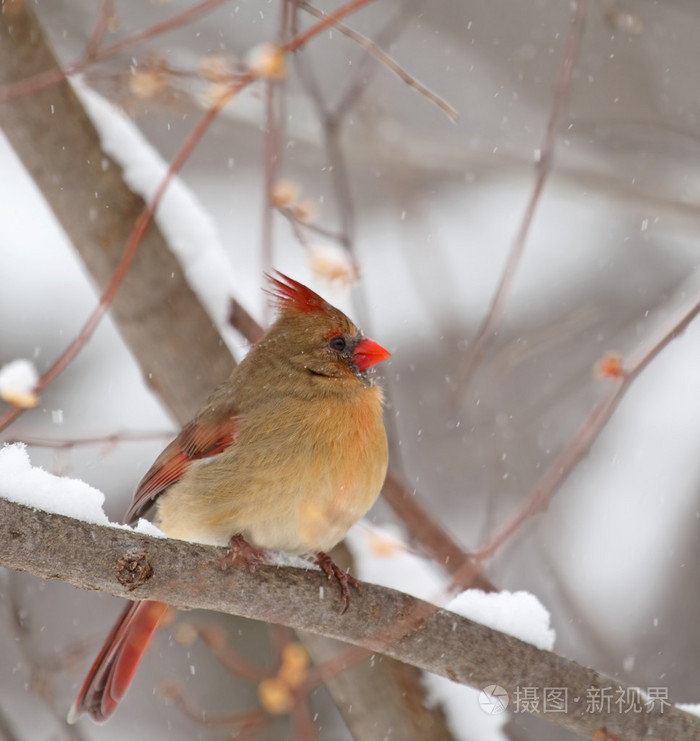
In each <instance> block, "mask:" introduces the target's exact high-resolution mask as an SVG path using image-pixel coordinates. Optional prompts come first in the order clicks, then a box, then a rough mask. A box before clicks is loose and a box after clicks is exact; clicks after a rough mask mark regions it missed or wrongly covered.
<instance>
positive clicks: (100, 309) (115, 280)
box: [0, 82, 240, 432]
mask: <svg viewBox="0 0 700 741" xmlns="http://www.w3.org/2000/svg"><path fill="white" fill-rule="evenodd" d="M239 85H240V82H239ZM233 92H234V89H232V92H231V94H233ZM224 103H225V101H224V100H222V101H220V102H219V104H218V105H217V106H214V107H213V108H211V109H209V110H208V111H207V112H206V113H205V114H204V116H203V117H202V119H201V120H200V121H199V123H198V124H197V126H195V128H194V130H193V131H192V133H191V134H190V135H189V136H188V137H187V139H186V141H185V143H184V144H183V146H182V148H181V149H180V151H179V152H178V153H177V155H176V156H175V159H174V160H173V162H172V163H171V165H170V167H169V168H168V172H167V173H166V175H165V177H164V178H163V180H162V182H161V183H160V185H159V186H158V189H157V190H156V192H155V194H154V195H153V198H151V200H150V202H149V203H147V204H146V205H144V207H143V209H142V210H141V213H140V214H139V217H138V219H137V220H136V223H135V224H134V228H133V229H132V230H131V234H130V235H129V239H128V241H127V243H126V247H125V248H124V253H123V254H122V256H121V259H120V260H119V264H118V265H117V267H116V269H115V271H114V274H113V275H112V278H111V279H110V281H109V284H108V285H107V288H106V289H105V291H104V293H103V294H102V296H101V297H100V302H99V303H98V305H97V307H96V308H95V310H94V311H93V312H92V314H91V315H90V316H89V318H88V320H87V322H85V325H84V326H83V328H82V329H81V330H80V332H79V334H78V336H77V337H76V338H75V339H74V340H73V341H72V342H71V343H70V345H68V347H67V348H66V349H65V350H64V351H63V353H61V355H60V356H59V358H58V360H56V361H55V362H54V364H53V365H52V366H51V367H50V368H49V369H48V370H47V371H46V373H44V375H43V376H42V377H41V378H40V379H39V382H38V383H37V385H36V387H35V389H34V391H35V392H36V393H41V391H43V389H45V388H46V387H47V386H48V385H49V384H51V383H52V382H53V381H54V380H55V379H56V378H57V377H58V376H59V375H60V374H61V373H62V372H63V371H64V370H65V369H66V368H67V367H68V365H69V364H70V363H71V361H72V360H73V358H75V356H76V355H77V354H78V353H79V352H80V350H82V348H83V346H84V345H85V343H86V342H87V341H88V340H89V339H90V337H91V336H92V333H93V332H94V331H95V329H97V326H98V324H99V323H100V320H101V319H102V317H103V316H104V315H105V314H106V313H107V310H108V309H109V307H110V305H111V304H112V301H113V300H114V297H115V296H116V294H117V291H118V290H119V286H120V285H121V284H122V281H123V280H124V278H125V276H126V273H127V271H128V270H129V267H130V266H131V263H132V262H133V260H134V257H135V256H136V252H137V251H138V248H139V246H140V244H141V240H142V239H143V235H144V234H145V233H146V230H147V229H148V226H149V224H150V223H151V220H152V219H153V215H154V213H155V210H156V208H157V207H158V204H159V203H160V201H161V200H162V198H163V195H164V194H165V191H166V189H167V187H168V185H170V181H171V180H172V179H173V177H174V176H175V175H176V174H177V173H178V172H179V171H180V169H181V168H182V166H183V165H184V164H185V161H186V160H187V158H188V157H189V156H190V154H191V153H192V150H193V149H194V148H195V146H196V145H197V143H198V142H199V140H200V139H201V138H202V136H203V135H204V133H205V132H206V130H207V129H208V128H209V126H210V124H211V122H212V121H213V120H214V119H215V118H216V116H217V114H218V113H219V111H220V110H221V106H223V105H224ZM23 411H24V409H22V408H21V407H17V406H14V407H11V408H10V409H8V410H7V412H5V414H3V415H2V417H0V432H2V430H4V429H6V428H7V426H8V425H10V424H12V422H14V421H15V420H16V419H17V417H19V416H20V414H22V412H23Z"/></svg>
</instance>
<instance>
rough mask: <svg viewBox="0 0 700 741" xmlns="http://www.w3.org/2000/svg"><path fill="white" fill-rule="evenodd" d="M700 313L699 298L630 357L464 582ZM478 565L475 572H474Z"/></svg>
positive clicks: (550, 490) (561, 477)
mask: <svg viewBox="0 0 700 741" xmlns="http://www.w3.org/2000/svg"><path fill="white" fill-rule="evenodd" d="M699 313H700V299H699V298H698V297H697V296H696V297H695V298H694V299H693V300H692V301H691V302H690V304H689V305H688V306H686V307H685V308H684V309H682V310H680V311H679V312H678V313H677V314H676V316H675V317H674V318H673V319H672V320H671V321H670V322H669V325H668V326H667V327H666V328H665V329H664V330H662V331H661V332H660V333H659V335H658V337H656V338H655V339H652V340H649V341H648V342H647V343H645V344H644V345H643V346H642V347H641V348H640V350H639V351H637V352H636V353H634V354H633V355H632V356H631V358H630V360H629V363H628V365H627V366H626V367H625V369H624V370H623V371H622V372H621V377H620V378H619V379H618V380H615V381H613V383H614V385H613V387H612V388H611V389H610V391H609V392H608V394H607V395H606V396H605V397H604V398H603V399H601V400H600V401H599V402H598V403H597V404H596V406H595V407H594V408H593V410H592V411H591V413H590V414H589V416H588V417H587V419H586V420H585V421H584V422H583V424H582V425H581V427H580V428H579V430H578V432H577V433H576V435H575V436H574V438H573V439H572V441H571V442H570V443H569V445H568V446H567V447H566V448H565V449H564V450H563V451H562V452H561V453H560V454H559V455H558V456H557V457H556V458H555V459H554V461H552V463H551V464H550V465H549V467H548V468H547V470H546V471H545V472H544V474H543V475H542V477H541V478H540V480H539V481H538V482H537V484H536V485H535V486H534V488H533V489H532V491H531V493H530V494H529V495H528V497H527V498H526V502H525V505H524V506H523V508H522V509H521V510H520V512H518V514H517V515H516V516H515V517H513V519H512V520H511V521H510V522H509V523H508V524H506V525H505V526H504V527H503V528H502V529H501V530H500V531H499V532H498V533H496V534H495V535H493V536H492V537H491V538H490V540H489V541H488V542H487V543H486V545H484V546H483V547H482V548H480V549H479V551H478V552H477V553H476V554H474V557H473V561H472V562H471V563H469V564H468V565H466V566H465V567H464V569H463V570H462V573H461V574H460V575H459V578H460V581H461V582H462V583H468V581H469V578H470V576H472V575H473V574H475V573H478V569H479V568H481V567H483V564H484V563H485V562H486V561H488V560H490V559H491V558H492V557H493V555H494V554H495V553H496V551H497V550H498V549H499V548H500V547H501V546H502V545H503V544H504V543H505V542H506V541H508V540H509V539H510V538H512V536H513V535H514V534H515V533H516V532H517V531H518V530H519V529H520V528H521V527H522V525H523V524H524V523H525V522H526V521H527V520H528V519H529V518H530V517H531V516H532V515H533V514H535V513H536V512H539V511H540V510H542V509H543V508H544V507H545V506H546V505H547V503H548V502H549V501H550V499H551V498H552V497H553V496H554V494H555V493H556V492H557V491H558V489H559V487H560V486H561V485H562V484H563V483H564V481H565V480H566V479H567V478H568V477H569V475H570V474H571V472H572V471H573V470H574V468H575V467H576V466H577V464H578V463H579V461H580V460H581V459H582V458H583V456H584V455H585V454H586V453H587V452H588V450H589V449H590V447H591V445H592V444H593V443H594V442H595V440H596V438H597V437H598V435H599V434H600V432H601V430H602V429H603V427H604V426H605V424H606V423H607V421H608V420H609V419H610V417H611V415H612V413H613V412H614V411H615V409H616V408H617V405H618V404H619V403H620V401H621V400H622V398H623V396H624V395H625V394H626V393H627V391H628V390H629V388H630V386H631V385H632V382H633V381H634V380H635V379H636V378H637V377H638V376H639V374H640V373H641V372H642V371H643V370H644V369H645V368H646V367H647V366H648V365H649V364H650V363H651V362H652V360H654V358H656V357H657V356H658V354H659V353H660V352H661V351H662V350H663V349H664V348H665V347H666V346H667V345H668V344H669V343H670V342H671V341H672V340H674V339H675V338H676V337H678V336H679V335H680V334H681V333H682V332H683V331H684V330H685V329H686V327H687V326H688V325H689V324H690V322H692V321H693V319H694V318H695V317H696V316H697V315H698V314H699ZM475 564H476V565H477V566H476V570H474V567H475Z"/></svg>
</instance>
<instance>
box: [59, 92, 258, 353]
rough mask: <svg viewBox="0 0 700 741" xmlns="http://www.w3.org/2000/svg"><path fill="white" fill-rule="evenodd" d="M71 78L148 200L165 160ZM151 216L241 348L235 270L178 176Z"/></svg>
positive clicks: (232, 343) (231, 341)
mask: <svg viewBox="0 0 700 741" xmlns="http://www.w3.org/2000/svg"><path fill="white" fill-rule="evenodd" d="M71 82H72V83H73V87H74V89H75V92H76V93H77V94H78V96H79V98H80V101H81V103H82V104H83V105H84V106H85V110H86V111H87V113H88V115H89V116H90V118H91V119H92V122H93V124H94V125H95V128H96V129H97V131H98V133H99V135H100V142H101V144H102V148H103V149H104V151H105V152H106V153H107V154H109V155H110V156H111V157H113V158H114V159H115V160H116V161H117V162H118V163H119V164H120V165H121V166H122V168H123V176H124V180H125V181H126V183H127V184H128V185H129V187H130V188H131V189H132V190H133V191H134V192H136V193H138V194H139V195H140V196H141V197H142V198H143V199H144V200H145V201H147V202H148V201H150V200H151V199H152V198H153V196H154V195H155V193H156V191H157V190H158V188H159V187H160V185H161V183H162V182H163V180H164V179H165V178H166V176H167V173H168V164H167V163H166V162H165V161H164V160H163V158H162V157H161V156H160V154H159V153H158V152H157V151H156V149H155V148H154V147H152V146H151V145H150V144H149V143H148V141H146V140H145V139H144V137H143V136H142V135H141V133H140V131H139V130H138V128H137V127H136V126H135V125H134V123H133V122H132V121H131V120H130V119H129V118H127V117H126V115H124V113H122V112H121V111H120V110H119V109H118V108H117V107H116V106H114V105H112V104H111V103H110V102H109V101H107V100H105V99H104V98H103V97H102V96H100V95H98V94H97V93H96V92H94V91H93V90H91V89H90V88H88V87H87V86H86V85H84V84H83V83H81V82H80V81H79V80H76V79H73V80H71ZM155 220H156V222H157V223H158V227H159V229H160V230H161V232H162V233H163V235H164V236H165V238H166V240H167V242H168V245H169V247H170V249H171V250H172V251H173V253H174V254H175V256H176V257H177V258H178V261H179V262H180V264H181V265H182V268H183V270H184V271H185V275H186V276H187V281H188V283H189V284H190V286H192V288H193V290H194V291H195V292H196V294H197V296H198V298H199V300H200V301H201V302H202V304H203V305H204V307H205V308H206V310H207V312H208V313H209V315H210V316H211V318H212V319H213V320H214V322H215V323H216V325H217V327H218V328H219V330H220V332H221V333H222V336H223V338H224V339H225V340H226V343H227V345H228V346H229V347H230V349H232V350H240V349H241V343H240V340H239V338H238V337H237V336H236V334H235V332H234V331H233V329H231V327H230V326H229V324H228V318H227V317H228V310H229V301H230V298H231V296H232V295H236V296H237V297H240V296H241V294H245V293H246V291H241V290H239V289H238V288H237V282H236V278H235V271H234V269H233V266H232V264H231V262H230V260H229V259H228V258H227V256H226V252H225V250H224V249H223V246H222V244H221V240H220V238H219V234H218V231H217V228H216V225H215V223H214V220H213V218H212V217H211V215H210V214H209V213H208V212H207V211H206V210H205V209H204V207H203V206H202V205H201V204H200V203H199V201H198V200H197V198H196V197H195V195H194V193H193V192H192V191H191V190H190V189H189V188H188V187H187V186H186V185H185V183H184V182H183V181H182V180H181V179H180V178H179V177H177V176H176V177H174V178H173V179H172V180H171V181H170V184H169V185H168V187H167V189H166V191H165V194H164V195H163V198H162V199H161V201H160V204H159V205H158V208H157V209H156V213H155Z"/></svg>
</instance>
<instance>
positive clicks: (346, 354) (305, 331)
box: [248, 272, 390, 393]
mask: <svg viewBox="0 0 700 741" xmlns="http://www.w3.org/2000/svg"><path fill="white" fill-rule="evenodd" d="M267 279H268V281H269V285H270V287H269V289H268V293H269V294H270V295H271V296H273V297H274V299H275V302H276V305H277V308H278V310H279V316H278V318H277V321H275V323H274V324H273V325H272V326H271V327H270V329H269V330H268V332H267V334H266V335H265V336H264V337H263V339H262V340H261V341H260V342H259V344H258V345H257V346H256V347H255V348H254V349H253V350H252V351H251V353H250V354H249V355H248V358H251V355H254V356H255V358H256V362H255V365H256V366H258V364H260V366H266V367H267V368H268V369H271V366H274V367H276V368H277V370H278V371H279V372H280V374H281V375H284V374H285V373H287V374H289V373H292V375H291V377H290V381H291V382H293V383H295V385H296V386H297V388H299V389H301V388H302V387H307V388H309V389H314V391H317V392H319V391H324V390H325V391H327V392H328V393H334V392H338V391H341V390H342V389H345V388H347V387H348V386H350V387H352V386H357V385H358V384H359V385H365V386H366V385H370V380H369V377H368V375H367V371H368V370H369V369H370V368H371V367H372V366H374V365H376V364H377V363H380V362H381V361H383V360H386V359H387V358H388V357H390V354H389V352H388V351H387V350H385V349H384V348H383V347H382V346H381V345H379V344H378V343H376V342H374V341H373V340H370V339H369V338H367V337H365V336H364V335H363V334H362V332H361V331H360V330H359V329H358V328H357V327H356V326H355V324H353V322H352V321H350V319H349V318H348V317H347V316H346V315H345V314H343V312H342V311H340V310H339V309H337V308H336V307H335V306H332V305H331V304H329V303H328V302H327V301H325V300H324V299H322V298H321V297H320V296H319V295H318V294H317V293H314V292H313V291H312V290H311V289H310V288H307V287H306V286H305V285H303V284H301V283H299V282H297V281H295V280H293V279H292V278H289V277H287V276H286V275H283V274H282V273H279V272H276V275H275V276H272V275H268V276H267ZM251 361H252V358H251ZM260 361H263V362H262V363H261V362H260ZM251 364H252V363H251ZM258 367H259V366H258Z"/></svg>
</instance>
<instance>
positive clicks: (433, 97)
mask: <svg viewBox="0 0 700 741" xmlns="http://www.w3.org/2000/svg"><path fill="white" fill-rule="evenodd" d="M297 5H298V7H300V8H301V9H302V10H306V11H307V12H308V13H311V14H312V15H315V16H316V18H323V17H324V16H325V15H326V13H325V12H324V11H322V10H319V9H318V8H315V7H314V6H313V5H311V3H308V2H306V0H298V2H297ZM402 15H403V16H407V15H408V13H407V12H406V11H405V10H404V11H402ZM334 27H335V28H337V29H338V31H340V33H342V34H344V35H345V36H347V37H348V38H349V39H352V40H353V41H354V42H355V43H356V44H358V45H359V46H361V47H362V48H363V49H364V50H365V51H366V52H367V53H368V54H369V55H370V56H372V57H374V58H375V59H376V60H377V61H378V62H381V63H382V64H383V65H384V66H385V67H387V68H388V69H389V70H391V71H392V72H393V73H394V74H395V75H396V76H397V77H398V78H399V79H400V80H402V81H403V82H405V83H406V84H407V85H408V86H409V87H412V88H413V89H414V90H417V91H418V92H419V93H420V94H421V95H423V96H424V97H425V98H427V99H428V100H429V101H430V102H431V103H433V104H434V105H436V106H437V107H438V108H440V109H441V110H442V111H443V112H444V113H445V114H446V115H447V116H448V118H449V119H450V120H451V121H453V122H454V123H456V122H457V121H458V120H459V113H457V111H456V110H455V109H454V108H453V107H452V106H451V105H450V104H449V103H448V102H447V101H446V100H444V99H443V98H441V97H440V96H439V95H438V94H437V93H434V92H433V91H432V90H430V88H428V87H427V86H426V85H423V83H422V82H419V81H418V80H417V79H416V78H415V77H413V75H411V74H409V73H408V72H407V71H406V70H405V69H404V68H403V67H402V66H401V65H400V64H399V63H398V62H396V61H395V60H394V59H392V58H391V57H390V56H389V55H388V54H387V53H386V52H385V51H383V50H382V48H381V47H380V46H379V45H378V44H376V43H375V42H374V41H372V40H370V39H368V38H367V37H366V36H363V35H362V34H360V33H358V32H357V31H354V30H353V29H352V28H350V27H349V26H347V25H345V24H344V23H340V22H336V23H335V24H334Z"/></svg>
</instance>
